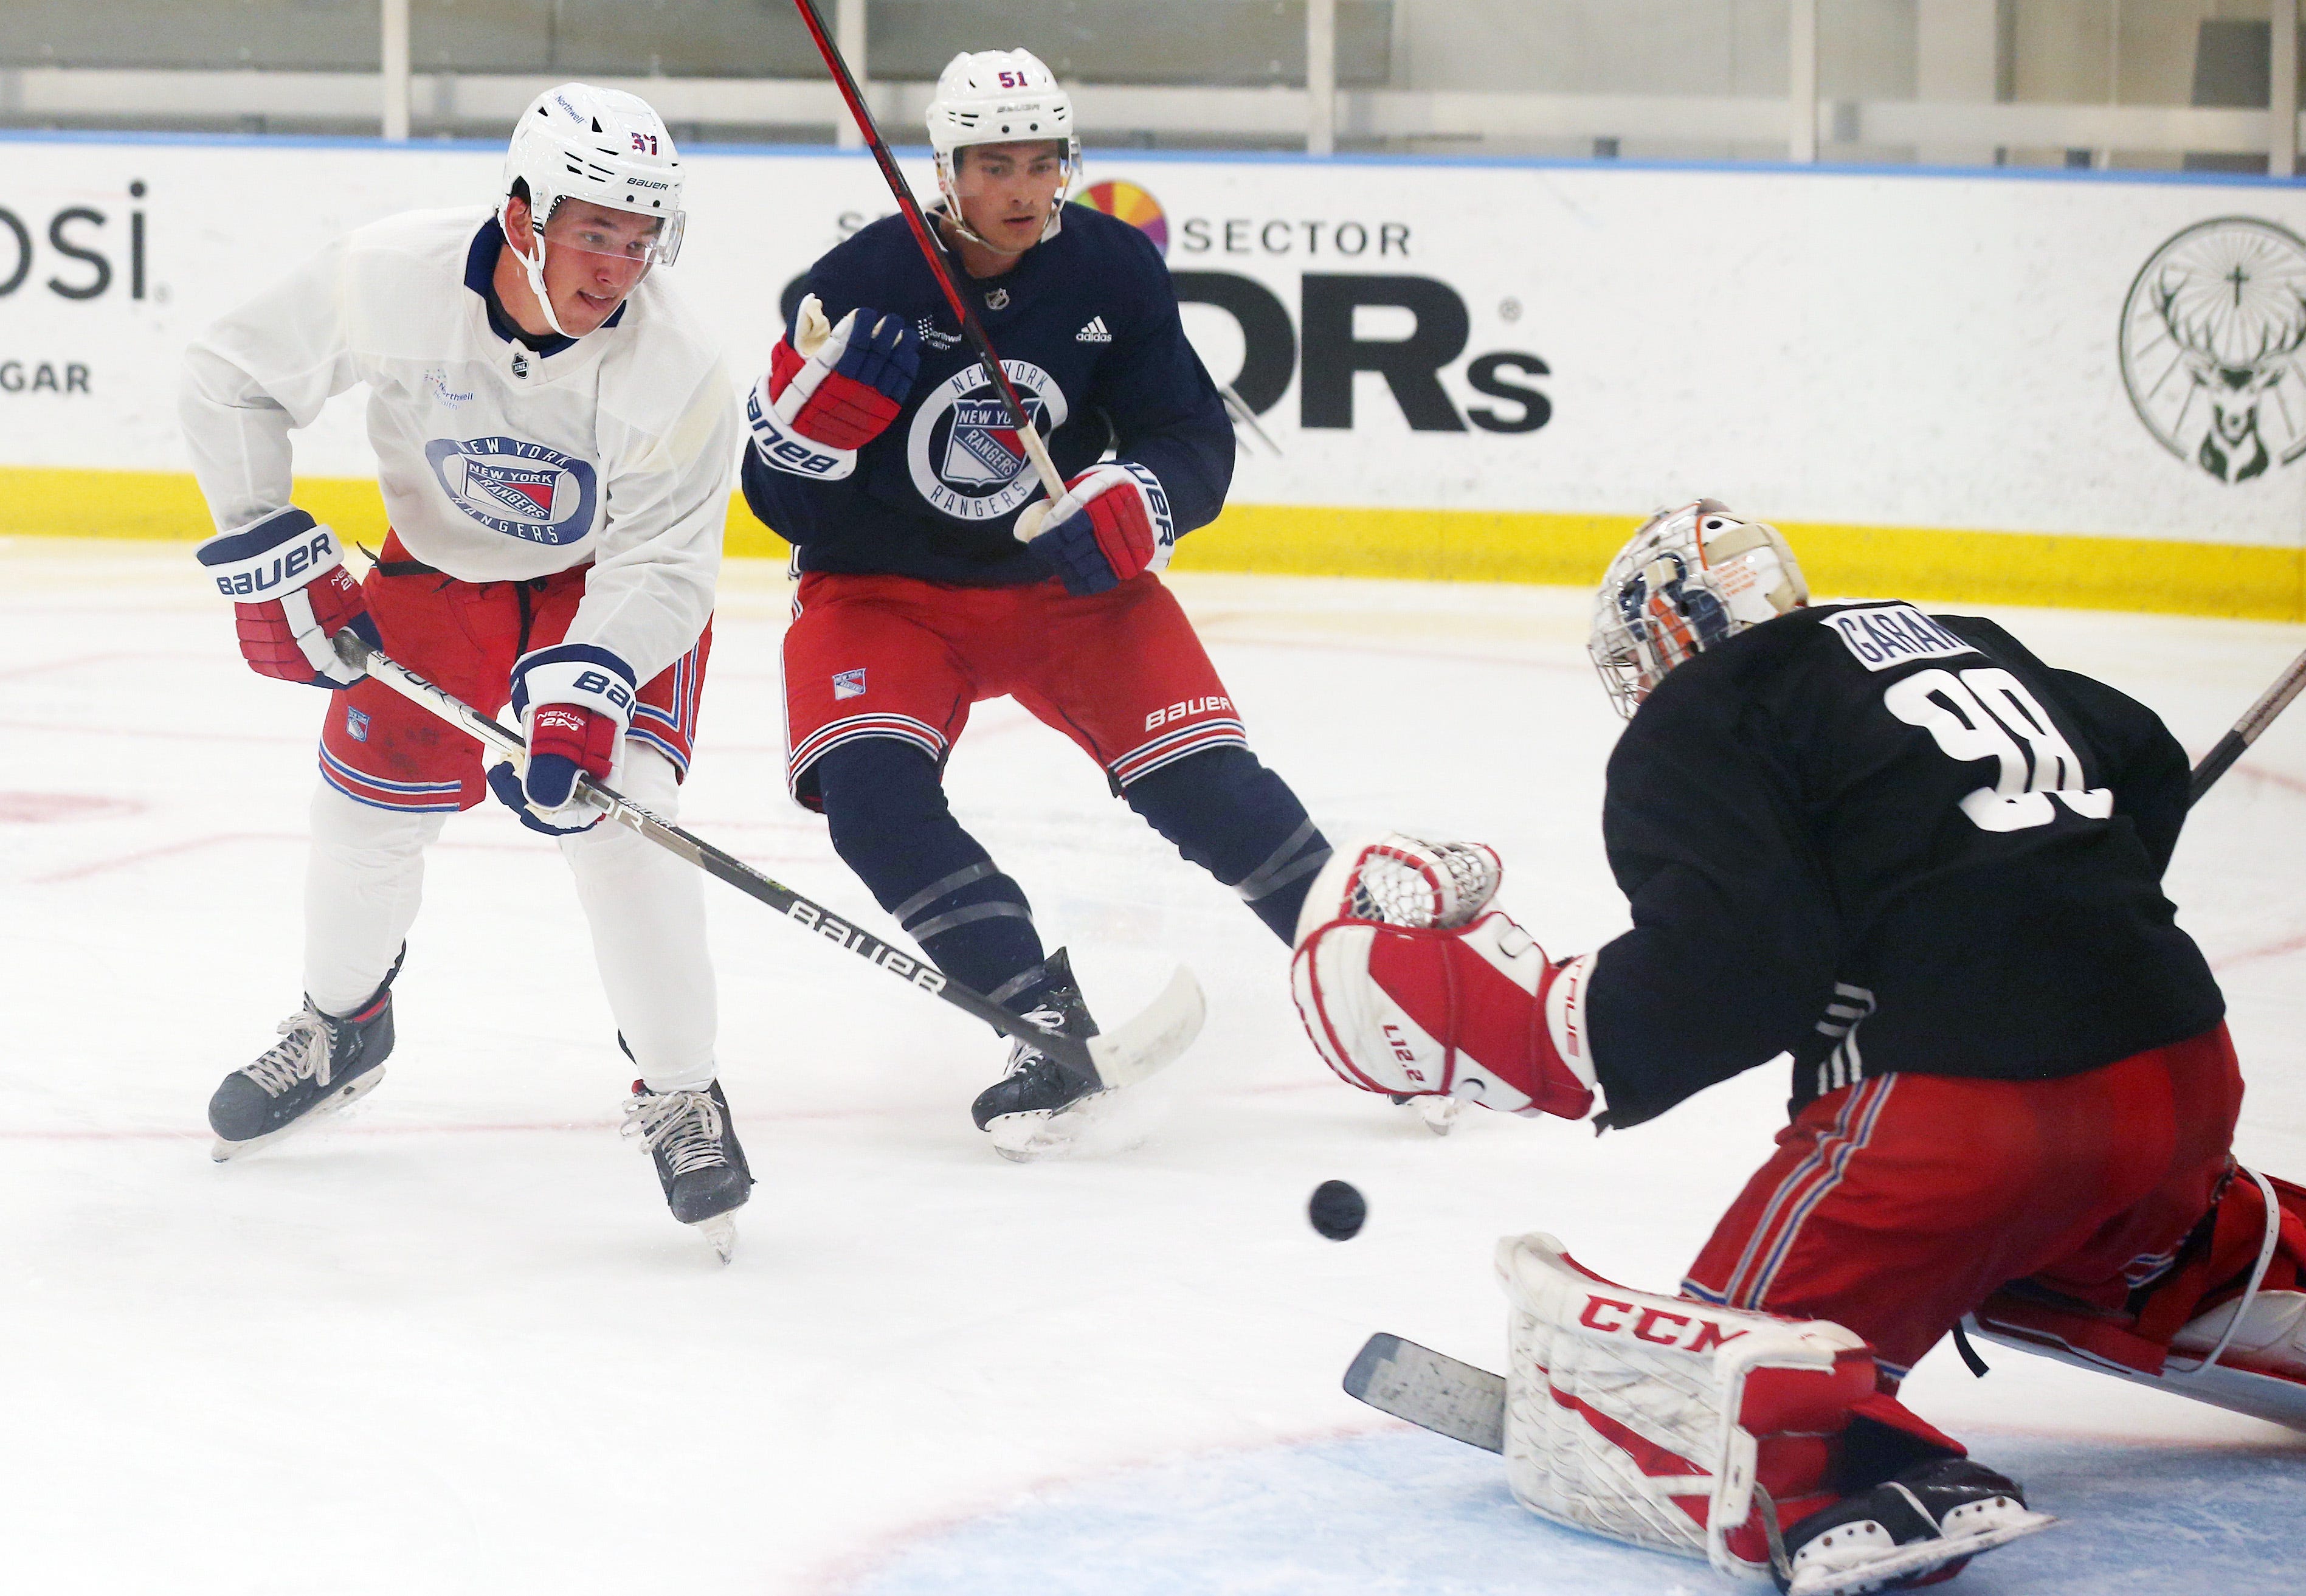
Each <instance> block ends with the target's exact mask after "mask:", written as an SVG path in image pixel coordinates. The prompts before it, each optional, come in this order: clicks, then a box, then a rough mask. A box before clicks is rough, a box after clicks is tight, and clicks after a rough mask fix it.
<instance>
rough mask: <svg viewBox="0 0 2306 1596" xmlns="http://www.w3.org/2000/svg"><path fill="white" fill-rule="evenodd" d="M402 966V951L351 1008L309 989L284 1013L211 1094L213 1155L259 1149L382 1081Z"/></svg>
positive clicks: (353, 1100) (229, 1155) (220, 1159)
mask: <svg viewBox="0 0 2306 1596" xmlns="http://www.w3.org/2000/svg"><path fill="white" fill-rule="evenodd" d="M406 956H407V954H406V950H403V952H402V955H401V957H402V958H406ZM399 973H400V960H399V959H395V960H393V961H392V968H391V969H389V970H388V971H386V972H385V977H384V984H383V985H382V986H379V987H378V988H377V989H376V991H375V993H374V994H372V996H371V997H370V998H369V1000H368V1002H366V1003H363V1004H362V1005H361V1006H360V1007H359V1008H357V1009H355V1010H354V1011H352V1012H351V1013H349V1014H344V1015H337V1014H323V1013H321V1012H320V1010H319V1009H317V1008H315V1007H313V1005H312V999H311V998H310V997H307V998H306V999H305V1000H304V1006H303V1008H301V1009H299V1010H297V1011H296V1012H295V1013H294V1014H291V1015H290V1016H288V1018H287V1019H286V1020H282V1021H281V1022H280V1040H279V1041H278V1042H277V1043H275V1044H274V1045H273V1046H270V1047H268V1048H267V1049H265V1051H264V1054H263V1055H262V1056H261V1057H260V1058H259V1059H258V1060H257V1061H256V1062H255V1063H252V1064H251V1065H249V1066H248V1067H247V1068H246V1069H243V1070H235V1071H233V1072H232V1073H231V1074H229V1075H227V1076H226V1077H225V1078H224V1084H223V1085H221V1086H219V1087H218V1088H217V1089H216V1095H215V1096H214V1097H210V1098H209V1129H210V1130H212V1131H215V1132H216V1135H217V1139H216V1142H215V1145H214V1146H212V1147H211V1148H209V1157H211V1158H214V1159H215V1160H216V1161H217V1162H218V1163H219V1164H221V1163H223V1162H225V1160H226V1159H228V1158H237V1157H239V1156H242V1155H243V1154H244V1153H250V1152H253V1151H255V1150H256V1149H257V1148H260V1147H262V1146H264V1144H265V1143H267V1142H270V1141H278V1139H280V1138H282V1137H284V1136H286V1135H287V1134H288V1133H289V1132H290V1131H299V1130H302V1129H303V1128H304V1127H305V1126H306V1125H309V1124H311V1123H312V1122H313V1121H315V1120H318V1119H322V1118H325V1117H326V1116H328V1115H329V1114H334V1113H336V1112H337V1110H339V1109H341V1108H346V1107H348V1106H350V1105H352V1104H354V1103H357V1102H359V1101H360V1100H361V1099H362V1098H363V1097H366V1096H368V1094H369V1093H370V1092H371V1091H372V1090H373V1089H375V1087H376V1084H377V1082H379V1081H380V1080H383V1079H384V1067H383V1066H384V1061H385V1060H386V1058H387V1057H389V1056H390V1054H391V1053H392V978H393V977H395V976H397V975H398V974H399Z"/></svg>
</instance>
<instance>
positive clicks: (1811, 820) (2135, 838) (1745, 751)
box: [1588, 602, 2225, 1125]
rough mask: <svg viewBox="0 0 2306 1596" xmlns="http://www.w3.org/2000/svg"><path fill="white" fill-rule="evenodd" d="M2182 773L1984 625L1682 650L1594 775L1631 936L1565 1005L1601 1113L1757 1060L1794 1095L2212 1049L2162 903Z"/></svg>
mask: <svg viewBox="0 0 2306 1596" xmlns="http://www.w3.org/2000/svg"><path fill="white" fill-rule="evenodd" d="M2186 783H2187V765H2186V755H2185V752H2184V750H2183V749H2182V748H2181V747H2179V746H2178V743H2177V741H2176V739H2174V738H2172V737H2171V735H2170V733H2169V732H2168V731H2167V730H2165V728H2164V727H2163V725H2162V722H2161V721H2160V720H2159V719H2158V718H2157V716H2156V715H2155V714H2154V713H2153V712H2152V711H2150V710H2148V709H2147V708H2146V707H2145V706H2144V705H2142V704H2138V703H2136V702H2135V701H2133V700H2131V699H2130V698H2127V697H2124V696H2122V694H2120V693H2117V692H2115V691H2114V689H2113V688H2111V687H2106V686H2105V685H2104V684H2102V683H2100V682H2097V681H2093V680H2091V679H2089V678H2088V677H2084V676H2078V675H2076V674H2074V673H2073V672H2071V671H2069V670H2053V669H2051V668H2050V667H2049V666H2047V665H2045V664H2043V663H2042V662H2041V661H2039V660H2037V659H2036V658H2035V657H2034V656H2033V655H2032V654H2030V653H2028V652H2027V651H2026V650H2025V648H2024V647H2023V646H2021V645H2020V644H2019V643H2018V641H2017V640H2016V639H2015V638H2013V637H2011V636H2010V634H2009V633H2007V632H2005V631H2003V629H2002V628H2001V627H1997V626H1995V625H1994V624H1993V623H1992V622H1991V621H1986V620H1980V619H1972V618H1969V617H1963V616H1935V617H1933V616H1928V615H1925V614H1924V613H1922V612H1921V611H1920V610H1917V609H1915V608H1914V607H1913V606H1912V605H1910V604H1903V603H1894V602H1878V603H1858V604H1837V605H1827V606H1822V607H1819V608H1816V609H1811V610H1798V611H1796V612H1795V613H1793V614H1790V615H1787V616H1783V617H1781V618H1780V619H1777V620H1773V621H1771V622H1769V623H1767V624H1765V625H1764V626H1760V627H1755V629H1754V630H1752V631H1750V632H1747V633H1746V634H1744V635H1742V636H1738V637H1735V638H1732V639H1731V640H1730V641H1729V642H1728V643H1726V644H1721V646H1720V647H1718V648H1716V649H1713V650H1712V651H1709V652H1708V653H1704V654H1701V655H1699V656H1698V657H1697V658H1696V659H1695V660H1692V661H1689V662H1688V663H1687V664H1685V665H1683V666H1681V667H1680V668H1679V669H1678V670H1674V671H1673V672H1672V673H1671V674H1670V675H1669V676H1668V677H1667V678H1666V679H1664V681H1662V682H1661V683H1660V684H1659V686H1658V687H1657V689H1656V690H1655V691H1654V692H1653V693H1652V694H1651V695H1650V696H1649V698H1648V700H1647V702H1645V703H1644V704H1643V705H1642V707H1641V710H1640V712H1639V713H1636V715H1635V716H1634V718H1633V721H1632V722H1631V723H1630V724H1629V725H1628V726H1627V729H1626V733H1625V736H1624V738H1622V739H1621V740H1620V741H1619V742H1618V747H1617V750H1616V752H1615V753H1614V754H1613V755H1611V757H1610V772H1609V796H1608V798H1607V801H1606V804H1605V807H1604V809H1603V817H1602V826H1603V832H1604V836H1605V838H1606V840H1607V842H1608V846H1609V854H1610V867H1611V869H1612V870H1614V871H1615V872H1616V874H1617V877H1618V885H1619V886H1620V887H1622V888H1623V889H1624V890H1625V892H1626V895H1627V898H1628V899H1629V900H1631V903H1632V908H1633V917H1634V928H1633V929H1632V930H1631V931H1629V932H1627V933H1626V934H1625V935H1623V936H1620V937H1618V939H1617V940H1616V941H1614V942H1611V943H1609V944H1608V945H1607V946H1606V947H1605V948H1604V949H1603V950H1602V952H1601V957H1600V959H1599V960H1597V962H1596V966H1595V970H1594V975H1593V986H1592V989H1591V993H1590V995H1589V999H1588V1003H1589V1008H1588V1020H1589V1023H1590V1025H1591V1027H1592V1032H1593V1056H1594V1061H1595V1065H1596V1068H1597V1069H1598V1070H1599V1071H1600V1073H1601V1084H1602V1086H1603V1087H1604V1088H1605V1089H1606V1090H1607V1092H1608V1094H1609V1118H1610V1123H1612V1124H1617V1125H1627V1124H1634V1123H1636V1122H1640V1121H1643V1120H1646V1119H1650V1118H1652V1117H1653V1116H1655V1115H1657V1114H1662V1113H1663V1112H1664V1111H1665V1110H1667V1109H1668V1108H1670V1107H1671V1106H1673V1105H1675V1104H1676V1103H1678V1102H1680V1101H1681V1100H1682V1099H1683V1098H1685V1097H1689V1096H1691V1095H1692V1094H1694V1093H1695V1092H1697V1091H1699V1090H1701V1089H1703V1088H1705V1087H1707V1086H1710V1085H1712V1083H1713V1082H1715V1081H1717V1080H1725V1079H1727V1078H1728V1077H1729V1076H1731V1075H1735V1074H1738V1073H1739V1072H1740V1071H1745V1070H1748V1069H1751V1068H1753V1067H1754V1066H1755V1065H1756V1064H1760V1063H1765V1062H1767V1061H1768V1060H1769V1059H1771V1058H1772V1057H1775V1056H1776V1055H1778V1054H1781V1053H1790V1054H1792V1055H1793V1057H1794V1100H1795V1103H1796V1104H1797V1105H1799V1104H1801V1103H1803V1102H1806V1101H1807V1100H1809V1099H1810V1098H1813V1097H1818V1096H1821V1095H1823V1093H1825V1092H1828V1091H1832V1090H1833V1089H1834V1088H1837V1087H1841V1086H1846V1085H1849V1084H1850V1083H1851V1082H1853V1081H1855V1080H1859V1079H1861V1078H1863V1077H1866V1076H1871V1075H1880V1074H1884V1073H1887V1072H1889V1071H1916V1072H1919V1073H1924V1074H1933V1075H1960V1076H1982V1077H1989V1078H1994V1079H2002V1080H2033V1079H2043V1078H2048V1077H2053V1076H2059V1075H2071V1074H2076V1073H2079V1072H2080V1071H2084V1070H2090V1069H2095V1068H2097V1066H2099V1065H2101V1064H2107V1063H2113V1062H2114V1061H2115V1060H2117V1059H2121V1058H2125V1057H2127V1056H2129V1055H2130V1054H2133V1053H2138V1052H2140V1051H2142V1050H2144V1049H2147V1048H2149V1047H2156V1046H2162V1045H2164V1044H2165V1043H2170V1042H2175V1041H2179V1040H2182V1039H2183V1038H2185V1037H2191V1036H2195V1035H2198V1034H2199V1033H2200V1032H2202V1031H2205V1030H2208V1028H2210V1027H2211V1026H2213V1025H2215V1024H2216V1023H2217V1021H2218V1020H2219V1019H2220V1018H2221V1016H2222V1015H2223V1013H2224V1011H2225V1004H2224V1002H2223V1000H2222V999H2221V998H2220V996H2219V994H2218V989H2217V985H2216V982H2215V981H2214V980H2213V979H2212V978H2211V976H2210V971H2209V967H2208V964H2207V963H2205V962H2204V960H2203V959H2202V955H2201V952H2200V951H2199V950H2198V949H2197V948H2196V947H2195V946H2194V943H2193V941H2192V939H2191V938H2190V937H2189V936H2187V935H2186V934H2185V933H2184V932H2183V931H2181V930H2180V929H2179V928H2178V926H2177V925H2176V923H2175V919H2174V910H2173V909H2172V907H2171V904H2170V901H2169V900H2168V899H2166V898H2165V897H2164V896H2163V894H2162V888H2161V881H2162V872H2163V870H2164V868H2165V866H2167V865H2168V864H2169V861H2170V853H2171V849H2173V848H2174V847H2175V846H2176V844H2177V841H2178V831H2179V827H2180V825H2181V824H2182V822H2183V821H2184V818H2185V812H2186Z"/></svg>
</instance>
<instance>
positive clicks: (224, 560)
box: [193, 508, 345, 604]
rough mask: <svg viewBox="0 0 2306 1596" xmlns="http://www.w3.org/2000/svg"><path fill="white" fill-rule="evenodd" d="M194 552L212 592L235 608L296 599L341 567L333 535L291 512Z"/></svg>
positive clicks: (216, 538)
mask: <svg viewBox="0 0 2306 1596" xmlns="http://www.w3.org/2000/svg"><path fill="white" fill-rule="evenodd" d="M193 552H194V554H195V555H196V556H197V557H198V558H199V559H200V562H201V566H202V567H203V568H205V570H206V571H207V573H208V576H209V580H210V581H212V582H214V583H215V584H216V589H217V592H218V593H221V594H222V595H223V596H224V597H226V598H227V599H230V600H232V601H233V602H235V603H237V604H261V603H264V602H268V601H269V600H273V599H278V598H280V597H282V596H284V595H286V594H287V593H295V592H296V591H298V590H299V589H301V588H303V587H304V586H305V585H307V584H309V583H311V582H312V581H314V580H315V579H317V578H319V577H320V576H326V575H327V574H328V573H329V572H330V571H333V570H335V569H336V568H337V567H338V566H341V565H342V564H344V563H345V551H344V547H343V545H342V544H340V543H338V542H337V534H336V533H334V532H333V531H331V530H329V528H328V527H326V526H323V525H320V523H319V522H317V521H315V520H313V519H312V516H308V515H306V514H305V513H304V512H303V510H300V509H296V508H288V509H285V510H278V511H275V512H274V513H273V514H271V515H269V516H265V517H264V519H263V520H261V521H259V522H256V523H255V524H253V525H248V526H243V527H242V528H241V529H240V530H239V531H237V532H223V533H218V534H217V535H216V536H214V537H212V538H209V539H207V540H206V541H205V542H202V543H201V545H200V547H199V548H198V549H196V550H193Z"/></svg>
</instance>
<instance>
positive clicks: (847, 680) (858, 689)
mask: <svg viewBox="0 0 2306 1596" xmlns="http://www.w3.org/2000/svg"><path fill="white" fill-rule="evenodd" d="M864 696H865V670H864V669H863V668H861V667H860V668H859V669H858V670H836V671H834V672H833V697H834V698H836V699H840V698H862V697H864Z"/></svg>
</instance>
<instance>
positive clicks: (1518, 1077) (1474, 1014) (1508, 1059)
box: [1289, 832, 1595, 1120]
mask: <svg viewBox="0 0 2306 1596" xmlns="http://www.w3.org/2000/svg"><path fill="white" fill-rule="evenodd" d="M1499 874H1500V868H1499V864H1498V858H1497V855H1496V854H1495V853H1493V852H1491V851H1490V849H1486V848H1483V847H1481V846H1480V845H1478V844H1471V843H1432V842H1424V841H1419V840H1418V839H1417V838H1414V837H1406V836H1403V835H1400V834H1399V833H1397V832H1396V833H1392V834H1389V835H1387V836H1385V837H1382V838H1379V839H1376V840H1374V841H1368V842H1363V843H1362V844H1359V845H1357V846H1354V847H1347V848H1341V849H1337V852H1336V853H1334V854H1333V855H1331V856H1330V858H1329V862H1328V865H1327V866H1324V867H1323V868H1322V871H1321V874H1320V875H1319V876H1317V877H1316V878H1315V879H1314V883H1313V887H1312V890H1311V892H1308V893H1307V894H1306V897H1305V908H1304V910H1303V912H1302V915H1301V916H1300V917H1299V920H1298V924H1297V952H1296V957H1295V958H1294V960H1292V961H1291V964H1290V968H1289V977H1290V983H1289V984H1290V994H1291V995H1292V996H1293V997H1294V998H1295V1000H1296V1003H1297V1014H1298V1018H1299V1019H1301V1020H1303V1022H1304V1025H1305V1034H1306V1035H1307V1036H1308V1037H1311V1039H1312V1043H1313V1046H1314V1049H1315V1051H1317V1052H1318V1053H1320V1055H1321V1059H1322V1062H1323V1063H1327V1064H1328V1066H1329V1068H1330V1069H1331V1070H1333V1071H1336V1072H1337V1075H1338V1076H1339V1077H1340V1078H1341V1079H1343V1080H1345V1081H1346V1082H1347V1083H1348V1084H1350V1085H1353V1086H1357V1087H1359V1088H1362V1090H1363V1091H1371V1092H1383V1093H1386V1094H1388V1096H1392V1097H1430V1096H1439V1097H1456V1098H1465V1099H1469V1100H1471V1101H1473V1102H1475V1103H1479V1104H1481V1105H1483V1106H1484V1107H1488V1108H1494V1109H1499V1110H1501V1111H1503V1112H1505V1113H1507V1114H1554V1115H1557V1116H1559V1117H1560V1118H1562V1119H1573V1120H1574V1119H1583V1118H1584V1117H1585V1115H1586V1114H1589V1113H1591V1112H1592V1111H1593V1106H1594V1098H1595V1087H1594V1077H1593V1061H1592V1059H1591V1057H1590V1055H1589V1054H1588V1053H1587V1051H1586V1048H1585V1040H1584V1037H1585V1024H1584V1009H1585V1003H1584V994H1585V983H1586V980H1587V977H1589V976H1590V975H1591V974H1592V970H1593V955H1592V954H1590V953H1588V954H1586V955H1584V956H1583V957H1581V958H1577V959H1572V960H1564V961H1563V962H1561V963H1560V964H1558V965H1557V964H1554V963H1552V962H1550V960H1547V958H1546V956H1545V950H1544V949H1542V948H1541V947H1539V946H1538V945H1537V943H1535V942H1534V941H1533V940H1532V939H1531V937H1530V935H1529V934H1528V933H1527V932H1525V931H1524V930H1523V929H1522V928H1521V927H1520V926H1516V924H1514V922H1513V921H1512V920H1511V919H1510V918H1508V917H1507V916H1506V915H1505V913H1504V912H1503V911H1501V910H1499V909H1490V908H1489V907H1488V905H1489V902H1490V897H1491V895H1492V894H1493V893H1495V892H1496V891H1497V883H1498V879H1499Z"/></svg>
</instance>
